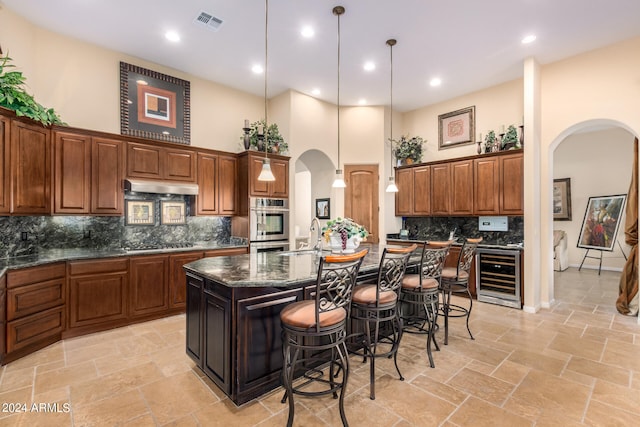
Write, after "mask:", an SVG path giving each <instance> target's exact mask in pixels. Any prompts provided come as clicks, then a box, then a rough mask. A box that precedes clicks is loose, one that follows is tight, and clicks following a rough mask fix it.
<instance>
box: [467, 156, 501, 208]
mask: <svg viewBox="0 0 640 427" xmlns="http://www.w3.org/2000/svg"><path fill="white" fill-rule="evenodd" d="M474 163H475V165H474V172H473V173H474V176H473V194H474V204H473V213H474V214H475V215H499V214H500V161H499V160H498V158H497V157H488V158H481V159H475V160H474Z"/></svg>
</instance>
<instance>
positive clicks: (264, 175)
mask: <svg viewBox="0 0 640 427" xmlns="http://www.w3.org/2000/svg"><path fill="white" fill-rule="evenodd" d="M268 29H269V0H264V130H263V132H264V135H263V138H264V160H262V170H261V171H260V175H258V181H275V180H276V177H275V176H274V175H273V172H271V160H269V157H268V156H269V155H268V154H267V151H268V149H269V124H268V122H267V69H268V67H267V58H268V46H269V44H268V41H269V39H268V32H267V30H268ZM258 137H259V135H258Z"/></svg>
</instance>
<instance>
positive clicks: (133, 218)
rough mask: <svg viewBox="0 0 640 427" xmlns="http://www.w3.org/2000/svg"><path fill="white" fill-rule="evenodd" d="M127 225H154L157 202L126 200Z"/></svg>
mask: <svg viewBox="0 0 640 427" xmlns="http://www.w3.org/2000/svg"><path fill="white" fill-rule="evenodd" d="M125 202H126V206H125V208H126V215H125V223H126V225H154V224H155V222H156V221H155V220H156V209H155V206H156V203H155V202H154V201H153V200H125Z"/></svg>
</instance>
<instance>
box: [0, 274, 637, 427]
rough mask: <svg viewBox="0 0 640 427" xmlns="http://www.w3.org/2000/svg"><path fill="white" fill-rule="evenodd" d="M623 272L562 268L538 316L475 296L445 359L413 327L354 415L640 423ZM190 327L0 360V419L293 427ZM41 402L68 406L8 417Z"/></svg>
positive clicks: (149, 327)
mask: <svg viewBox="0 0 640 427" xmlns="http://www.w3.org/2000/svg"><path fill="white" fill-rule="evenodd" d="M618 277H619V273H615V272H609V271H603V272H602V275H601V276H598V274H597V271H594V270H583V271H582V272H578V271H577V270H576V269H569V270H567V271H564V272H562V273H555V278H556V281H555V289H556V305H555V306H554V307H553V309H551V310H541V311H540V312H539V313H537V314H527V313H524V312H523V311H521V310H515V309H512V308H505V307H501V306H496V305H491V304H486V303H476V304H474V309H473V313H472V321H471V328H472V331H473V332H474V335H475V337H476V340H475V341H471V340H470V339H469V337H468V335H467V334H466V329H465V327H464V324H463V321H462V320H460V319H457V320H452V324H451V327H450V334H451V336H450V342H449V345H448V346H446V347H445V346H442V345H441V348H442V350H441V351H440V352H434V358H435V364H436V367H435V369H432V368H430V367H429V364H428V360H427V357H426V354H425V351H424V346H425V337H424V336H417V335H410V334H406V335H405V336H404V338H403V342H402V345H401V349H400V355H399V359H400V361H399V363H400V366H401V370H402V372H403V374H404V376H405V378H406V380H405V381H403V382H401V381H399V380H398V379H397V377H396V373H395V369H394V367H393V364H392V362H391V361H387V360H382V361H379V362H378V363H377V368H378V376H377V381H376V391H377V393H376V400H375V401H372V400H370V399H369V384H368V365H366V364H362V363H361V360H360V359H359V358H355V357H353V358H352V359H351V361H352V364H351V366H352V375H351V377H350V379H349V386H348V396H347V398H346V412H347V417H348V419H349V423H350V425H352V426H491V427H497V426H510V427H511V426H536V427H539V426H581V425H588V426H631V425H638V423H639V422H640V421H639V420H640V326H639V325H638V323H637V318H635V317H625V316H622V315H620V314H618V313H617V312H616V310H615V306H614V304H615V299H616V297H617V293H618V291H617V289H618ZM184 323H185V320H184V316H183V315H181V316H174V317H170V318H166V319H161V320H156V321H151V322H146V323H142V324H137V325H134V326H129V327H125V328H120V329H115V330H112V331H108V332H103V333H98V334H93V335H89V336H84V337H79V338H74V339H68V340H65V341H62V342H59V343H56V344H54V345H51V346H49V347H47V348H45V349H43V350H40V351H38V352H36V353H34V354H32V355H29V356H27V357H25V358H23V359H20V360H18V361H15V362H13V363H10V364H8V365H6V366H4V367H2V368H0V402H1V403H2V404H3V406H2V408H0V410H1V411H0V426H4V425H7V426H9V425H10V426H19V425H24V426H37V425H43V426H112V425H128V426H158V425H159V426H165V425H170V426H229V425H233V426H238V427H240V426H282V425H285V424H286V418H287V413H288V407H287V405H283V404H281V403H280V398H281V396H282V390H281V389H278V390H276V391H275V392H273V393H271V394H269V395H266V396H264V397H262V398H261V399H259V400H256V401H253V402H250V403H248V404H246V405H243V406H242V407H236V406H235V405H234V404H233V403H231V402H230V401H229V400H228V399H226V398H225V397H224V395H223V394H222V393H221V392H220V391H219V390H218V389H217V388H216V386H215V385H213V384H212V383H211V382H210V381H209V380H208V379H206V378H204V377H203V375H202V373H201V372H200V371H199V370H198V369H197V368H195V367H194V364H193V363H192V362H191V360H190V359H189V358H188V357H187V356H186V355H185V350H184V341H185V331H184ZM437 338H438V341H439V342H440V343H441V342H442V332H438V333H437ZM34 402H35V403H47V404H53V403H57V404H58V409H59V412H51V411H42V412H29V413H11V411H12V410H15V404H20V405H22V404H23V403H24V404H27V406H28V407H31V404H32V403H34ZM11 404H14V406H10V405H11ZM336 404H337V401H336V400H333V399H331V398H330V397H327V398H320V399H313V400H311V399H304V398H300V397H299V398H297V400H296V408H297V409H296V419H295V425H299V426H338V425H340V418H339V415H338V410H337V407H336ZM65 405H66V406H65ZM52 408H53V406H50V407H49V409H52ZM67 408H68V409H69V410H68V411H65V409H67ZM6 411H9V412H6Z"/></svg>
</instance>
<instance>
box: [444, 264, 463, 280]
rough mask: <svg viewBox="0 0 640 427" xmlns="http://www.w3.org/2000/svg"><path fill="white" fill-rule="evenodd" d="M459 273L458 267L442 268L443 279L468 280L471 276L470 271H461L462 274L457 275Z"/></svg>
mask: <svg viewBox="0 0 640 427" xmlns="http://www.w3.org/2000/svg"><path fill="white" fill-rule="evenodd" d="M457 274H458V269H457V268H455V267H445V268H443V269H442V278H443V279H456V278H457V279H459V280H466V279H468V278H469V272H468V271H464V270H462V271H460V275H459V276H457Z"/></svg>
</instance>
